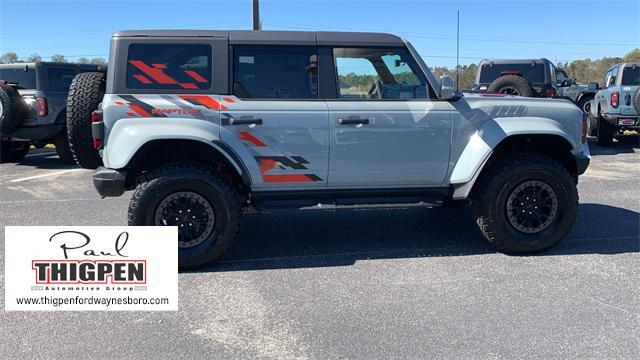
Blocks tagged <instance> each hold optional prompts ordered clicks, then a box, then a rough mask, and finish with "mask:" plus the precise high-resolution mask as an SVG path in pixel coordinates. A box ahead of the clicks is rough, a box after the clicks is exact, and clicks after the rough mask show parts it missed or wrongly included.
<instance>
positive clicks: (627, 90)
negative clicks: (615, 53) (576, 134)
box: [589, 62, 640, 146]
mask: <svg viewBox="0 0 640 360" xmlns="http://www.w3.org/2000/svg"><path fill="white" fill-rule="evenodd" d="M589 127H590V133H591V135H597V136H598V145H603V146H606V145H611V143H612V142H613V137H614V135H616V134H617V133H620V132H622V131H625V130H635V131H638V130H640V63H638V62H636V63H622V64H616V65H614V66H612V67H611V68H609V70H607V74H606V75H605V80H604V88H603V89H602V90H600V91H598V93H596V96H595V98H594V99H593V103H592V105H591V114H590V125H589Z"/></svg>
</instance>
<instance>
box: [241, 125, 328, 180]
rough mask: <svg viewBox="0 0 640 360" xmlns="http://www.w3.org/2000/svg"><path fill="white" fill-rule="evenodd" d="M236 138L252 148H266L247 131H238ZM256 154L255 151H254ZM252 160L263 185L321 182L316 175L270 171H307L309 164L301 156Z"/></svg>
mask: <svg viewBox="0 0 640 360" xmlns="http://www.w3.org/2000/svg"><path fill="white" fill-rule="evenodd" d="M238 138H239V139H240V140H242V141H244V142H245V144H247V145H248V146H250V147H252V148H268V146H267V144H266V143H265V142H264V141H262V140H260V139H258V138H257V137H255V136H254V135H252V134H251V133H249V132H248V131H239V132H238ZM254 151H256V152H257V149H254ZM254 158H255V159H256V162H257V163H258V168H259V169H260V175H261V176H262V181H263V182H265V183H291V182H314V181H322V179H321V178H320V177H319V176H318V175H316V174H308V173H302V174H298V173H296V174H273V173H269V172H271V171H272V170H307V169H308V168H307V167H306V165H307V164H309V162H308V161H307V160H306V159H305V158H303V157H302V156H282V155H278V156H265V155H255V156H254Z"/></svg>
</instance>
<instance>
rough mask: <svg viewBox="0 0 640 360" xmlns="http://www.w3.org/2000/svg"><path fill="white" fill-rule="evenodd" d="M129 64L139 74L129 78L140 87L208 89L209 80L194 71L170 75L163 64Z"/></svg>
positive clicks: (137, 61)
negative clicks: (163, 86) (164, 86)
mask: <svg viewBox="0 0 640 360" xmlns="http://www.w3.org/2000/svg"><path fill="white" fill-rule="evenodd" d="M129 64H131V65H133V66H134V67H135V68H136V69H137V70H138V71H139V72H141V73H138V74H132V75H131V76H133V78H134V79H136V80H137V81H138V82H139V83H140V84H142V85H152V84H153V85H159V86H160V87H162V85H167V86H170V87H175V86H179V87H181V88H183V89H208V88H209V80H207V79H206V78H205V77H204V76H203V75H202V74H200V73H198V72H197V71H195V70H179V71H177V70H176V71H174V73H173V74H171V75H170V74H168V69H167V65H165V64H147V63H145V62H144V61H142V60H129Z"/></svg>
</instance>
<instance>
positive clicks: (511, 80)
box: [472, 59, 556, 97]
mask: <svg viewBox="0 0 640 360" xmlns="http://www.w3.org/2000/svg"><path fill="white" fill-rule="evenodd" d="M555 85H556V74H555V67H554V66H553V64H552V63H551V61H549V60H547V59H528V60H482V61H480V64H479V65H478V70H477V71H476V81H475V85H474V87H473V89H472V90H475V91H488V92H495V93H501V94H509V95H519V96H527V97H555V96H556V87H555Z"/></svg>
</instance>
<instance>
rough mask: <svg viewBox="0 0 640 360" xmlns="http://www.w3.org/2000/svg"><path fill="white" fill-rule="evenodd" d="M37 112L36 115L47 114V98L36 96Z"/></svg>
mask: <svg viewBox="0 0 640 360" xmlns="http://www.w3.org/2000/svg"><path fill="white" fill-rule="evenodd" d="M36 104H37V111H36V112H37V114H38V116H47V114H48V113H49V109H48V108H47V98H43V97H39V98H36Z"/></svg>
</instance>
